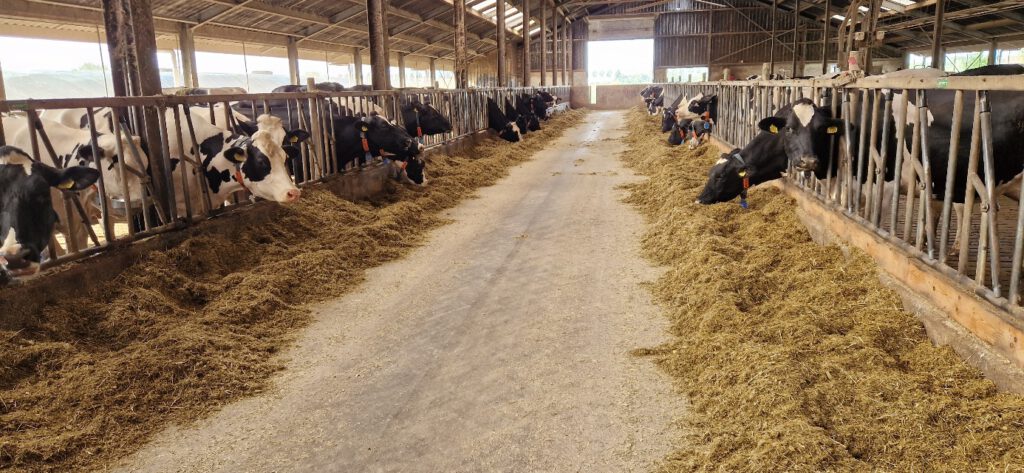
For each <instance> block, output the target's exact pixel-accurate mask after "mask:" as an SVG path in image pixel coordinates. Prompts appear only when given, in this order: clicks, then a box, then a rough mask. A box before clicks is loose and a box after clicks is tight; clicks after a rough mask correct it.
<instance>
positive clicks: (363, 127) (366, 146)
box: [359, 117, 373, 163]
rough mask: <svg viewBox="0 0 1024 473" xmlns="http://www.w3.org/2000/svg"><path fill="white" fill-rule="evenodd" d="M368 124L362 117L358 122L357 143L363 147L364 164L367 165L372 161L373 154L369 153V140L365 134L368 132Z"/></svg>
mask: <svg viewBox="0 0 1024 473" xmlns="http://www.w3.org/2000/svg"><path fill="white" fill-rule="evenodd" d="M369 126H370V125H369V122H368V121H367V120H366V117H363V119H362V120H360V121H359V142H360V143H362V145H363V153H364V156H365V157H366V162H367V163H369V162H370V161H372V160H373V153H371V152H370V140H369V139H367V138H366V132H367V130H369Z"/></svg>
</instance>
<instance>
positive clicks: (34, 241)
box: [0, 146, 100, 277]
mask: <svg viewBox="0 0 1024 473" xmlns="http://www.w3.org/2000/svg"><path fill="white" fill-rule="evenodd" d="M99 176H100V171H98V170H96V169H92V168H89V167H85V166H69V167H67V168H64V169H57V168H53V167H51V166H48V165H46V164H43V163H39V162H33V161H32V159H31V158H29V156H28V155H27V154H25V152H24V151H22V150H20V149H18V148H15V147H12V146H0V268H2V271H0V273H3V276H4V277H28V276H32V275H35V274H36V273H37V272H38V271H39V263H40V261H41V259H42V252H43V248H45V247H46V245H47V244H48V243H49V241H50V237H51V236H52V235H53V227H54V224H55V223H56V222H57V214H56V212H54V210H53V202H52V200H51V197H50V189H51V188H56V189H61V190H66V191H79V190H83V189H86V188H88V187H89V186H91V185H93V183H95V182H96V180H97V179H98V178H99Z"/></svg>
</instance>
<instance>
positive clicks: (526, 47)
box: [522, 0, 530, 87]
mask: <svg viewBox="0 0 1024 473" xmlns="http://www.w3.org/2000/svg"><path fill="white" fill-rule="evenodd" d="M522 10H523V87H529V86H530V0H523V9H522Z"/></svg>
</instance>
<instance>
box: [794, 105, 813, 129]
mask: <svg viewBox="0 0 1024 473" xmlns="http://www.w3.org/2000/svg"><path fill="white" fill-rule="evenodd" d="M793 113H794V114H795V115H796V118H797V119H798V120H800V124H801V125H803V126H807V125H810V124H811V120H812V119H814V105H811V104H809V103H798V104H796V105H794V106H793Z"/></svg>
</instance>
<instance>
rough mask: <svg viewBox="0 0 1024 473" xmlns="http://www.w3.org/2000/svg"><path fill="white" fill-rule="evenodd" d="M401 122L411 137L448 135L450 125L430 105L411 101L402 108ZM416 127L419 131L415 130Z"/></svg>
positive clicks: (450, 129)
mask: <svg viewBox="0 0 1024 473" xmlns="http://www.w3.org/2000/svg"><path fill="white" fill-rule="evenodd" d="M402 121H403V122H404V123H405V130H406V131H407V132H408V133H409V134H410V135H412V136H419V135H420V134H421V133H422V134H423V135H438V134H441V133H450V132H451V131H452V123H451V122H450V121H448V119H447V118H445V116H444V115H441V112H439V111H437V109H435V108H434V107H432V106H431V105H430V104H426V103H421V102H420V101H419V100H415V99H414V100H413V101H412V102H410V103H407V104H405V105H403V106H402ZM417 127H418V128H419V130H417Z"/></svg>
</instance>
